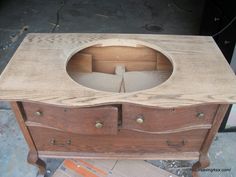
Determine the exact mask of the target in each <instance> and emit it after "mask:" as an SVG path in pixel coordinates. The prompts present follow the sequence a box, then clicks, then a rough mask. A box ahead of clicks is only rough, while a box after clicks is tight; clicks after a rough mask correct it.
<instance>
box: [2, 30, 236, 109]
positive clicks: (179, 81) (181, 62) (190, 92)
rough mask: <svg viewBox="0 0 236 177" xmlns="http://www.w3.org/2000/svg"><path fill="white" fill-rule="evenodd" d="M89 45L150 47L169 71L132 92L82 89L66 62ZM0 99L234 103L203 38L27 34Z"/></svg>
mask: <svg viewBox="0 0 236 177" xmlns="http://www.w3.org/2000/svg"><path fill="white" fill-rule="evenodd" d="M94 45H99V46H100V48H101V47H109V46H111V47H112V46H126V47H136V48H137V50H138V49H139V48H142V47H143V46H145V47H148V48H151V49H154V50H156V51H159V52H161V53H162V54H164V55H165V56H166V57H167V58H168V59H169V60H170V62H171V63H172V65H173V73H172V75H171V76H170V78H169V79H168V80H167V81H166V82H165V83H163V84H161V85H159V86H156V87H154V88H151V89H148V90H147V91H146V90H142V91H138V92H137V93H136V92H134V93H122V94H117V93H112V92H103V91H96V90H91V89H88V88H86V87H84V86H81V85H80V84H78V83H76V82H74V81H73V80H72V79H71V78H70V76H69V75H68V73H67V72H66V64H67V61H68V60H69V59H70V58H71V57H72V56H73V54H75V53H77V52H78V51H81V50H83V49H86V48H88V47H90V46H94ZM99 46H97V48H99ZM140 46H141V47H140ZM97 50H98V49H97ZM152 55H153V54H152ZM152 55H151V56H152ZM156 58H157V57H156ZM140 65H142V64H140ZM144 66H145V65H144ZM104 67H105V65H104ZM0 99H2V100H24V101H37V102H43V103H49V104H54V105H59V106H69V107H76V106H80V107H81V106H93V105H107V104H113V103H116V102H119V103H136V104H140V105H145V106H153V107H155V106H158V107H163V108H171V107H180V106H188V105H194V104H201V103H202V104H206V103H234V102H236V79H235V75H234V73H233V71H232V70H231V68H230V66H229V65H228V63H227V61H226V60H225V58H224V56H223V55H222V53H221V52H220V50H219V48H218V47H217V46H216V44H215V42H214V40H213V39H212V38H211V37H207V36H176V35H169V36H168V35H147V34H145V35H135V34H28V35H27V37H26V38H25V39H24V41H23V42H22V44H21V45H20V47H19V48H18V49H17V51H16V53H15V54H14V56H13V57H12V59H11V61H10V62H9V64H8V65H7V67H6V69H5V70H4V72H3V73H2V75H1V78H0Z"/></svg>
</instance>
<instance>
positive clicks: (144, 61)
mask: <svg viewBox="0 0 236 177" xmlns="http://www.w3.org/2000/svg"><path fill="white" fill-rule="evenodd" d="M172 71H173V66H172V63H171V62H170V60H169V59H168V58H167V57H166V56H165V55H163V54H162V53H160V52H159V51H156V50H154V49H152V48H149V47H146V46H141V45H138V46H137V47H127V46H102V45H95V46H91V47H88V48H85V49H83V50H81V51H79V52H77V53H75V54H74V55H73V56H72V57H71V58H70V59H69V61H68V63H67V72H68V74H69V75H70V77H71V78H72V79H73V80H74V81H76V82H78V83H79V84H81V85H83V86H86V87H89V88H92V89H96V90H101V91H110V92H132V91H138V90H144V89H149V88H152V87H155V86H157V85H159V84H161V83H163V82H164V81H166V80H167V79H168V78H169V77H170V75H171V74H172Z"/></svg>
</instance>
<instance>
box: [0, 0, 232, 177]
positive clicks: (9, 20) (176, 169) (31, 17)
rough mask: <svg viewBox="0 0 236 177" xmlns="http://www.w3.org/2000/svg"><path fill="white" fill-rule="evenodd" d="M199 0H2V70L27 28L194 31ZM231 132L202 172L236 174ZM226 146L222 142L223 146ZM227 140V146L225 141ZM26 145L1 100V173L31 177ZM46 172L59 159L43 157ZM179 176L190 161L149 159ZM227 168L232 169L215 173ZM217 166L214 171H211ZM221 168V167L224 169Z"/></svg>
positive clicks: (2, 175)
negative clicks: (217, 170)
mask: <svg viewBox="0 0 236 177" xmlns="http://www.w3.org/2000/svg"><path fill="white" fill-rule="evenodd" d="M202 9H203V0H120V1H116V0H109V1H108V0H107V1H105V0H68V1H56V0H50V1H46V0H45V1H37V0H21V1H14V0H5V1H3V0H1V1H0V39H1V40H0V73H1V72H2V70H3V69H4V68H5V66H6V64H7V63H8V61H9V60H10V58H11V56H12V55H13V53H14V51H15V50H16V48H17V47H18V45H19V44H20V42H21V41H22V39H23V38H24V36H25V35H26V34H27V33H29V32H41V33H44V32H47V33H55V32H86V33H87V32H98V33H143V34H147V33H158V34H193V35H195V34H198V30H199V24H200V22H201V12H202ZM235 140H236V139H235V134H234V133H232V134H219V135H218V139H217V141H215V142H214V144H213V146H212V148H211V152H210V154H211V159H212V162H213V163H212V165H211V167H210V168H209V169H210V170H211V171H212V172H211V171H208V172H207V171H204V172H201V173H202V176H210V175H211V176H224V177H228V176H236V170H235V163H236V160H235V159H234V157H235V155H234V149H235V147H236V143H235V142H236V141H235ZM225 145H226V146H225ZM227 145H228V146H227ZM27 151H28V148H27V145H26V142H25V140H24V138H23V136H22V134H21V132H20V131H19V128H18V125H17V124H16V121H15V118H14V115H13V113H12V112H11V110H10V107H9V105H8V104H7V103H6V102H0V177H28V176H29V177H31V176H32V177H34V176H36V173H37V170H36V168H35V167H33V166H31V165H28V164H27V163H26V157H27ZM46 160H47V165H48V174H47V176H51V175H52V174H53V171H54V170H55V169H56V168H57V166H58V165H59V164H60V162H61V160H55V159H46ZM150 163H152V164H154V165H157V166H160V167H161V168H164V169H167V170H169V171H172V172H173V173H176V174H178V175H180V176H190V167H191V165H192V163H193V162H185V161H150ZM214 168H216V169H231V171H230V172H227V171H226V172H221V173H219V172H214ZM215 171H216V170H215ZM223 171H224V170H223Z"/></svg>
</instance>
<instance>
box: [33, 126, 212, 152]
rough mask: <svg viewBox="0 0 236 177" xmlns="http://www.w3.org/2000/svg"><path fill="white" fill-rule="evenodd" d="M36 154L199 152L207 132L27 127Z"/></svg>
mask: <svg viewBox="0 0 236 177" xmlns="http://www.w3.org/2000/svg"><path fill="white" fill-rule="evenodd" d="M28 128H29V130H30V133H31V135H32V138H33V140H34V142H35V145H36V147H37V149H38V150H39V151H61V152H89V153H112V152H114V153H137V152H138V153H161V152H198V151H199V150H200V147H201V145H202V143H203V141H204V138H205V136H206V134H207V132H208V130H207V129H205V130H191V131H186V132H179V133H173V134H172V133H170V134H162V135H152V134H145V133H139V132H132V131H129V130H120V131H119V132H118V134H117V135H102V136H101V135H100V136H97V135H78V134H74V133H65V132H62V131H58V130H53V129H48V128H40V127H33V126H30V127H28Z"/></svg>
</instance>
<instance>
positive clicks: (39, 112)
mask: <svg viewBox="0 0 236 177" xmlns="http://www.w3.org/2000/svg"><path fill="white" fill-rule="evenodd" d="M34 115H36V116H42V115H43V113H42V112H41V111H36V112H35V113H34Z"/></svg>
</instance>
